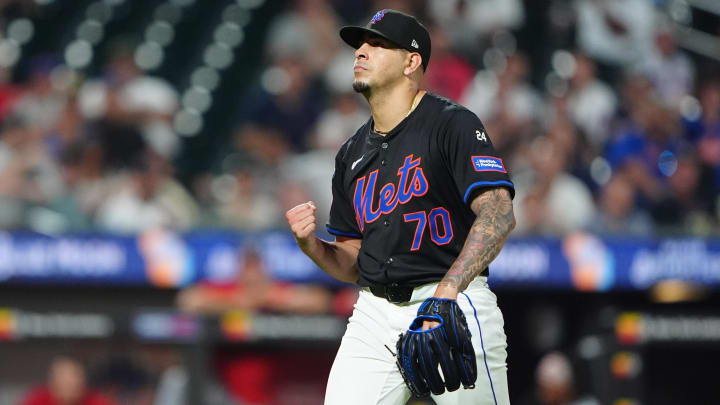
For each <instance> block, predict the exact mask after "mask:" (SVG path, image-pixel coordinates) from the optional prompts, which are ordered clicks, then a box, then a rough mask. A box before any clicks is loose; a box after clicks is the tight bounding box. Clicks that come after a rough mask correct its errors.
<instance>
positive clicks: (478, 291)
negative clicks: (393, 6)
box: [286, 10, 515, 405]
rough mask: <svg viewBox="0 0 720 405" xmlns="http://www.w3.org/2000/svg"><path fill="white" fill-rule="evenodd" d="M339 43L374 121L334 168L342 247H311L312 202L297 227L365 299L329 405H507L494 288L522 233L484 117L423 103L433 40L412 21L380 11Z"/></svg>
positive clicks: (346, 341)
mask: <svg viewBox="0 0 720 405" xmlns="http://www.w3.org/2000/svg"><path fill="white" fill-rule="evenodd" d="M340 37H341V38H342V39H343V40H344V41H345V42H347V43H348V44H349V45H350V46H352V47H353V48H355V49H357V50H356V51H355V66H354V73H355V81H354V83H353V89H354V90H355V91H357V92H359V93H361V94H362V95H363V96H365V98H366V99H367V100H368V102H369V104H370V108H371V112H372V116H371V117H370V118H369V120H368V121H367V123H366V124H365V125H363V126H362V127H361V128H360V129H359V130H358V131H357V132H356V133H355V135H354V136H352V137H351V138H350V139H349V140H348V141H347V142H345V144H344V145H343V146H342V147H341V148H340V151H339V152H338V154H337V157H336V159H335V173H334V175H333V180H332V193H333V203H332V206H331V209H330V220H329V224H328V225H327V230H328V232H330V233H331V234H333V235H335V237H336V239H335V241H334V242H328V241H324V240H321V239H319V238H317V237H316V236H314V231H315V229H316V218H315V211H316V207H315V205H314V203H313V202H307V203H304V204H301V205H298V206H297V207H294V208H292V209H291V210H289V211H288V212H287V213H286V217H287V220H288V223H289V225H290V227H291V229H292V231H293V233H294V235H295V238H296V240H297V243H298V245H299V247H300V248H301V249H302V250H303V252H305V253H306V254H307V255H308V256H309V257H310V258H311V259H312V260H313V261H314V262H315V263H316V264H317V265H318V266H319V267H320V268H322V269H323V270H324V271H326V272H327V273H329V274H330V275H332V276H333V277H335V278H337V279H339V280H343V281H346V282H349V283H356V284H357V285H359V286H360V287H361V290H360V294H359V298H358V301H357V303H356V304H355V309H354V312H353V315H352V316H351V317H350V319H349V323H348V326H347V330H346V332H345V335H344V337H343V339H342V342H341V345H340V348H339V350H338V353H337V356H336V358H335V361H334V363H333V366H332V370H331V372H330V376H329V379H328V383H327V391H326V394H325V404H328V405H338V404H344V405H345V404H393V405H402V404H405V403H406V401H407V400H408V399H409V397H410V395H411V394H415V395H419V396H423V395H432V396H433V399H434V400H435V402H436V403H437V404H439V405H446V404H448V405H449V404H452V405H460V404H463V405H471V404H483V405H486V404H488V405H489V404H509V399H508V388H507V377H506V374H507V366H506V357H507V354H506V347H507V344H506V337H505V334H504V332H503V318H502V314H501V312H500V310H499V308H498V306H497V301H496V297H495V295H494V294H493V293H492V292H491V291H490V290H489V288H488V284H487V276H488V271H489V270H488V265H489V264H490V262H492V261H493V259H494V258H495V257H496V256H497V255H498V253H499V252H500V249H501V248H502V246H503V245H504V243H505V240H506V238H507V236H508V234H509V233H510V232H511V230H512V229H513V227H514V225H515V219H514V215H513V210H512V198H513V196H514V186H513V183H512V182H511V181H510V179H509V176H508V171H507V169H506V167H505V165H504V163H503V161H502V159H501V158H500V157H498V156H497V154H496V152H495V150H494V148H493V146H492V143H491V141H490V138H489V137H488V135H487V133H486V132H485V129H484V127H483V125H482V123H481V122H480V120H479V119H478V117H477V116H476V115H475V114H473V113H472V112H470V111H468V110H467V109H466V108H464V107H462V106H460V105H458V104H456V103H454V102H452V101H450V100H447V99H444V98H442V97H439V96H437V95H435V94H432V93H429V92H426V91H425V90H422V81H423V74H424V72H425V70H426V69H427V68H428V61H429V58H430V36H429V34H428V31H427V29H426V28H425V27H424V26H423V25H422V24H421V23H419V22H418V21H417V20H416V19H415V18H414V17H412V16H409V15H407V14H403V13H400V12H397V11H393V10H382V11H379V12H378V13H377V14H375V16H374V17H373V18H372V20H371V21H370V22H369V23H368V24H367V25H366V26H365V27H343V28H342V29H341V31H340ZM461 385H462V387H461Z"/></svg>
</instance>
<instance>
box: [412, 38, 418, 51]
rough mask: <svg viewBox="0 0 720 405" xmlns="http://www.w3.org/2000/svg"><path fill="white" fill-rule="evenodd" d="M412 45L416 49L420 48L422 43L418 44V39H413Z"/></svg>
mask: <svg viewBox="0 0 720 405" xmlns="http://www.w3.org/2000/svg"><path fill="white" fill-rule="evenodd" d="M410 46H412V47H413V48H415V49H420V45H418V43H417V41H416V40H414V39H413V40H412V43H410Z"/></svg>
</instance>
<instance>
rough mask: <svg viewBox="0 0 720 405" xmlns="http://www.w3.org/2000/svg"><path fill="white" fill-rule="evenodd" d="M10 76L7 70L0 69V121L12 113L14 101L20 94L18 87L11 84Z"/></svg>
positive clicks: (10, 73) (5, 68) (10, 72)
mask: <svg viewBox="0 0 720 405" xmlns="http://www.w3.org/2000/svg"><path fill="white" fill-rule="evenodd" d="M11 75H12V71H11V70H10V69H9V68H7V67H0V120H2V119H5V117H7V116H8V115H9V114H10V113H11V112H12V107H13V104H14V103H15V100H17V98H18V97H19V96H20V95H21V94H22V93H21V89H20V88H19V86H16V85H15V84H13V83H12V80H11Z"/></svg>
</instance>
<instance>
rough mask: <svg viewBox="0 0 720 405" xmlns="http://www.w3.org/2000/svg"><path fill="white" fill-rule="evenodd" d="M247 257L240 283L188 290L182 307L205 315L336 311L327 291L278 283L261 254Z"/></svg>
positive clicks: (179, 299) (180, 298)
mask: <svg viewBox="0 0 720 405" xmlns="http://www.w3.org/2000/svg"><path fill="white" fill-rule="evenodd" d="M243 256H244V257H243V258H242V262H241V264H240V266H239V268H238V269H237V273H236V274H237V277H236V279H234V280H232V281H231V282H230V283H220V284H218V283H211V282H209V281H208V282H204V283H201V284H196V285H194V286H191V287H188V288H186V289H185V290H183V291H181V292H180V293H179V294H178V297H177V304H178V307H179V308H180V309H181V310H183V311H187V312H192V313H201V314H218V313H222V312H225V311H229V310H232V309H246V310H253V311H255V310H257V311H274V312H285V313H302V314H318V313H326V312H329V311H330V310H331V309H332V295H331V294H330V291H329V290H328V289H327V288H325V287H321V286H314V285H302V284H293V283H283V282H278V281H274V280H272V279H271V277H270V275H269V274H268V272H267V270H266V268H265V264H264V263H263V262H262V259H261V257H260V255H259V253H258V252H257V251H255V250H253V249H248V250H246V251H245V252H244V255H243Z"/></svg>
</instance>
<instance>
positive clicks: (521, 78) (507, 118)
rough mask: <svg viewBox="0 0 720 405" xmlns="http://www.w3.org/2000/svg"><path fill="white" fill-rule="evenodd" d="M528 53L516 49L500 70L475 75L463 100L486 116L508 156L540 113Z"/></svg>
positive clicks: (497, 143) (498, 145) (498, 144)
mask: <svg viewBox="0 0 720 405" xmlns="http://www.w3.org/2000/svg"><path fill="white" fill-rule="evenodd" d="M529 69H530V66H529V62H528V60H527V57H526V56H525V55H524V54H522V53H516V54H514V55H512V56H510V57H509V58H508V59H507V63H505V64H504V66H502V70H501V71H500V72H497V73H496V72H493V71H491V70H483V71H480V72H478V73H477V75H475V79H474V80H473V82H472V83H471V84H470V85H469V86H468V87H467V91H466V92H465V94H464V95H463V100H462V102H461V103H462V104H463V105H465V106H467V108H468V109H469V110H470V111H472V112H474V113H475V114H477V116H478V117H480V118H481V119H482V120H483V123H484V124H485V127H486V128H487V130H488V132H489V133H490V134H491V135H492V137H493V145H494V146H495V149H496V150H498V153H500V154H501V155H504V156H509V155H510V154H511V151H512V149H513V148H514V147H515V145H517V144H518V143H520V142H522V141H523V140H525V138H527V137H528V136H529V132H530V130H531V128H532V124H533V123H534V122H535V120H536V119H537V118H538V117H539V115H540V114H541V110H540V107H541V99H540V96H539V95H538V94H537V92H536V91H535V90H534V89H533V87H532V86H530V84H529V83H528V82H527V74H528V70H529Z"/></svg>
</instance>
